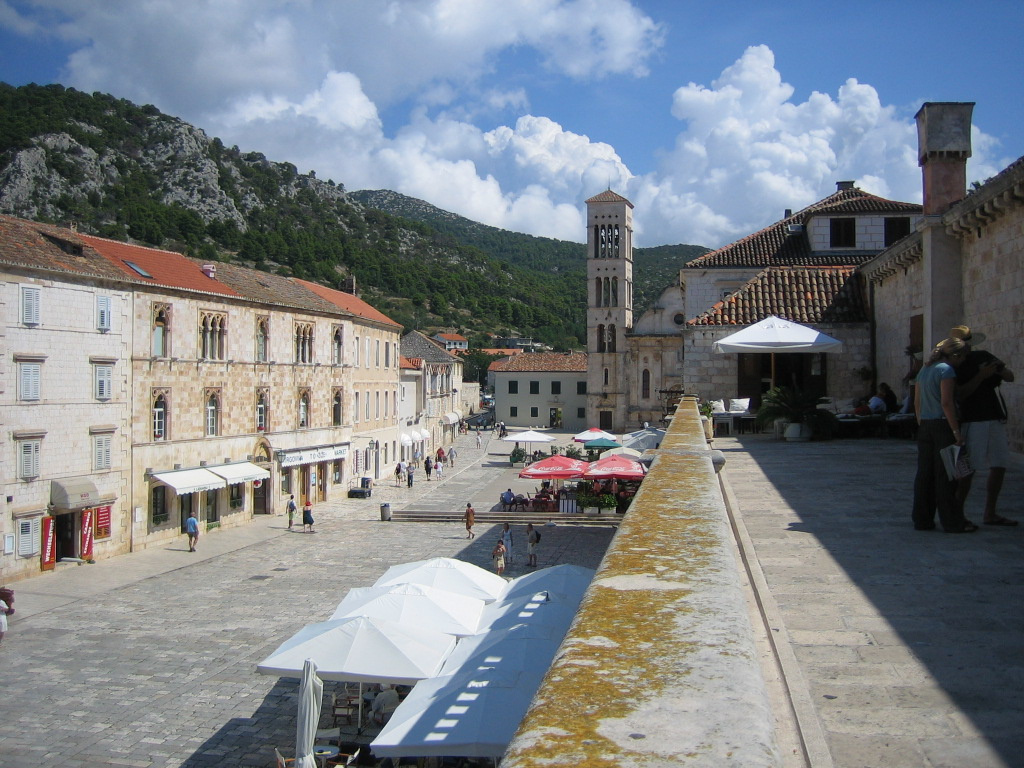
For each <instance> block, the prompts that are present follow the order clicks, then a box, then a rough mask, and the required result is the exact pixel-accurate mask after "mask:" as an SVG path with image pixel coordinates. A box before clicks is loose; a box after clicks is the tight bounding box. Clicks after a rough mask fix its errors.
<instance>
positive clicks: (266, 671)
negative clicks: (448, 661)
mask: <svg viewBox="0 0 1024 768" xmlns="http://www.w3.org/2000/svg"><path fill="white" fill-rule="evenodd" d="M502 581H504V580H502ZM454 647H455V638H454V637H453V636H452V635H449V634H445V633H443V632H433V631H430V630H426V629H421V628H418V627H412V628H410V627H404V626H402V625H401V624H396V623H395V622H393V621H385V620H383V619H371V618H367V617H365V616H358V617H354V618H350V619H335V620H334V621H322V622H319V623H317V624H309V625H307V626H305V627H303V628H302V629H300V630H299V631H298V632H296V633H295V634H294V635H292V637H290V638H289V639H288V640H286V641H285V642H283V643H282V644H281V645H280V646H279V647H278V649H277V650H276V651H274V652H273V653H272V654H270V655H269V656H268V657H267V658H265V659H264V660H263V661H261V662H260V663H259V664H258V665H257V667H256V671H257V672H259V673H260V674H262V675H277V676H278V677H298V676H299V674H300V672H301V671H302V668H303V664H304V663H305V660H306V659H312V660H313V661H314V662H315V663H316V665H317V674H318V676H319V677H320V678H321V679H322V680H346V681H351V682H360V683H396V684H402V685H412V684H415V683H416V682H417V681H419V680H423V679H425V678H428V677H433V676H434V675H436V674H437V673H438V672H439V671H440V669H441V666H442V664H443V663H444V660H445V658H447V656H448V654H449V653H451V652H452V649H453V648H454Z"/></svg>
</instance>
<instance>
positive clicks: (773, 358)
mask: <svg viewBox="0 0 1024 768" xmlns="http://www.w3.org/2000/svg"><path fill="white" fill-rule="evenodd" d="M772 389H775V353H774V352H772Z"/></svg>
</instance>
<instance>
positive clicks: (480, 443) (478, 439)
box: [476, 431, 484, 449]
mask: <svg viewBox="0 0 1024 768" xmlns="http://www.w3.org/2000/svg"><path fill="white" fill-rule="evenodd" d="M476 447H477V448H478V449H480V448H483V447H484V441H483V438H481V437H480V432H479V431H477V433H476Z"/></svg>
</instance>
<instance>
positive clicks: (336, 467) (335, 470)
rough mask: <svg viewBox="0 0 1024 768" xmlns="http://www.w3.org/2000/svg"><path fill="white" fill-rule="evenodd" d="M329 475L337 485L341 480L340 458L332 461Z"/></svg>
mask: <svg viewBox="0 0 1024 768" xmlns="http://www.w3.org/2000/svg"><path fill="white" fill-rule="evenodd" d="M331 477H332V480H333V481H334V484H335V485H338V484H339V483H340V482H341V461H340V460H339V461H336V462H334V464H333V467H332V472H331Z"/></svg>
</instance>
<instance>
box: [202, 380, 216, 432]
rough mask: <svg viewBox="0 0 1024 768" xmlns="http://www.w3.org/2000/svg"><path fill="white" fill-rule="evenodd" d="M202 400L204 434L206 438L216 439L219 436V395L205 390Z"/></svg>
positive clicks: (213, 391)
mask: <svg viewBox="0 0 1024 768" xmlns="http://www.w3.org/2000/svg"><path fill="white" fill-rule="evenodd" d="M203 400H204V402H203V416H204V418H203V425H204V434H205V435H206V437H217V436H218V435H220V393H219V392H217V391H215V390H207V391H206V397H205V398H203Z"/></svg>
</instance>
